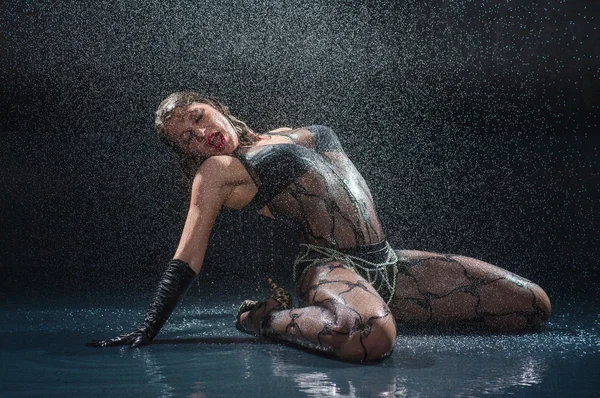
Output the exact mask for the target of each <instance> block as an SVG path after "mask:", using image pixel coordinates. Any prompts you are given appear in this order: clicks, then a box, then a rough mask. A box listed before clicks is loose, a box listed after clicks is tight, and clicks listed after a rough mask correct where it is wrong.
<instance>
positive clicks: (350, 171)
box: [235, 126, 383, 249]
mask: <svg viewBox="0 0 600 398" xmlns="http://www.w3.org/2000/svg"><path fill="white" fill-rule="evenodd" d="M277 135H281V136H285V137H288V138H289V139H290V144H276V145H265V146H258V147H247V148H246V147H240V148H239V149H238V150H237V151H236V153H235V156H236V157H237V158H238V159H239V160H240V161H241V162H242V164H243V165H244V166H245V167H246V169H247V171H248V173H249V174H250V176H251V177H252V179H253V180H254V183H255V184H256V186H257V188H258V193H257V194H256V196H255V197H254V199H253V200H252V201H251V203H250V204H249V205H248V206H247V207H246V209H249V210H260V209H261V208H263V207H264V206H267V207H268V209H269V210H270V212H271V213H272V214H273V216H274V217H275V218H276V219H278V220H282V221H287V222H292V223H293V224H295V225H297V226H298V227H299V228H300V234H301V239H302V241H303V242H305V243H308V244H312V245H316V246H322V247H329V248H333V249H345V248H353V247H358V246H365V245H369V244H373V243H379V242H381V241H382V240H383V233H382V229H381V224H380V222H379V219H378V218H377V215H376V213H375V209H374V205H373V199H372V197H371V193H370V192H369V188H368V187H367V184H366V183H365V181H364V179H363V177H362V176H361V175H360V173H359V172H358V171H357V170H356V168H355V167H354V165H353V164H352V162H350V160H349V159H348V158H347V156H346V154H345V153H344V151H343V149H342V147H341V145H340V143H339V141H338V139H337V137H336V136H335V133H334V132H333V131H332V130H331V129H329V128H327V127H323V126H310V127H306V128H300V129H297V130H293V131H291V132H289V133H287V132H286V133H278V134H277Z"/></svg>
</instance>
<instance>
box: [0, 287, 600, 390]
mask: <svg viewBox="0 0 600 398" xmlns="http://www.w3.org/2000/svg"><path fill="white" fill-rule="evenodd" d="M112 299H113V300H111V302H114V303H111V304H110V305H104V306H99V305H98V304H97V303H95V304H94V303H93V302H85V303H84V302H79V303H73V302H71V303H64V302H62V303H59V302H56V303H48V302H47V300H39V301H37V302H29V303H28V304H27V305H26V306H24V305H19V304H17V303H15V302H13V303H10V304H6V303H5V304H4V305H3V306H2V307H1V308H0V317H1V318H2V319H4V320H5V321H4V322H3V323H2V326H0V327H1V329H0V364H1V365H2V369H3V374H2V378H1V386H2V387H1V391H2V394H1V395H2V396H9V397H10V396H28V397H29V396H103V397H112V396H115V397H119V396H128V397H136V396H140V397H141V396H144V397H153V396H157V397H171V396H185V397H237V396H246V397H270V396H287V397H478V396H527V397H532V396H534V397H535V396H539V397H567V396H578V397H582V396H597V394H598V391H599V388H600V382H599V381H598V380H599V378H598V376H600V325H599V314H598V313H597V312H596V313H595V312H594V311H593V307H592V306H589V308H588V309H587V310H586V309H582V308H580V309H578V310H572V309H569V308H564V309H560V308H558V309H555V313H554V314H553V317H552V321H551V322H550V324H549V325H548V327H547V328H546V329H545V330H544V331H542V332H539V333H532V334H524V335H488V336H482V335H440V334H437V335H436V334H431V333H429V334H419V333H408V334H406V333H405V334H403V333H402V332H400V333H399V335H398V338H397V341H396V346H395V350H394V353H393V354H392V356H391V357H390V358H388V359H387V360H384V361H382V362H380V363H378V364H374V365H357V364H349V363H344V362H340V361H337V360H334V359H330V358H325V357H322V356H317V355H313V354H311V353H308V352H305V351H301V350H298V349H296V348H293V347H290V346H284V345H279V344H272V343H269V342H265V341H260V340H257V339H254V338H252V337H249V336H246V335H243V334H242V333H240V332H238V331H237V330H236V329H235V328H234V326H233V315H232V313H233V309H234V307H235V302H234V301H232V300H231V299H227V298H220V299H219V298H210V299H206V298H205V299H203V300H202V305H198V303H197V302H195V301H194V300H186V302H184V303H183V305H182V306H181V307H180V308H179V309H178V310H177V311H176V313H175V314H174V315H173V316H172V318H171V320H170V321H169V323H168V324H167V326H166V327H165V328H164V329H163V332H161V334H160V335H159V338H158V339H157V341H156V342H155V344H153V345H152V346H149V347H144V348H142V349H129V348H123V347H120V348H106V349H98V348H89V347H86V346H85V345H84V343H85V342H86V341H88V340H90V339H94V338H106V337H112V336H114V335H116V334H120V333H124V332H127V331H129V330H130V329H131V328H132V327H133V326H135V324H136V322H137V321H138V320H139V319H141V317H142V315H143V312H144V310H145V306H144V304H142V303H141V302H140V303H136V304H135V305H129V306H127V305H124V304H118V301H119V300H118V299H116V300H115V298H114V297H113V298H112Z"/></svg>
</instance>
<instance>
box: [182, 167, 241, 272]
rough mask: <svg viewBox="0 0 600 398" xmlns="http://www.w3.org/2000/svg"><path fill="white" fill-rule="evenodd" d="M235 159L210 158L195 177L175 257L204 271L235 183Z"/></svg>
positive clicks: (192, 267)
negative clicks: (231, 167) (215, 227)
mask: <svg viewBox="0 0 600 398" xmlns="http://www.w3.org/2000/svg"><path fill="white" fill-rule="evenodd" d="M230 162H231V158H229V157H226V156H215V157H212V158H209V159H207V160H206V161H205V162H204V163H203V164H202V166H201V167H200V169H199V170H198V172H197V173H196V176H195V177H194V182H193V184H192V193H191V199H190V207H189V210H188V214H187V218H186V221H185V226H184V228H183V233H182V234H181V239H180V240H179V246H178V247H177V250H176V251H175V256H174V258H175V259H177V260H181V261H184V262H186V263H187V264H189V266H190V268H191V269H192V270H194V272H195V273H196V274H198V273H199V272H200V269H201V268H202V264H203V262H204V255H205V254H206V247H207V245H208V238H209V237H210V233H211V230H212V227H213V225H214V222H215V219H216V218H217V215H218V214H219V211H220V210H221V207H222V206H223V204H224V203H225V202H226V201H227V198H228V197H229V195H230V194H231V191H232V190H233V188H234V186H235V182H234V181H232V176H233V174H234V173H230V172H229V171H228V170H227V169H228V166H229V164H230Z"/></svg>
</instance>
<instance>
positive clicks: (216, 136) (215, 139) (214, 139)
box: [206, 131, 225, 149]
mask: <svg viewBox="0 0 600 398" xmlns="http://www.w3.org/2000/svg"><path fill="white" fill-rule="evenodd" d="M206 142H207V144H208V145H209V146H211V147H213V148H215V149H221V147H222V146H223V145H224V144H225V136H224V135H223V134H221V133H220V132H218V131H215V132H214V133H212V134H211V135H209V136H208V140H207V141H206Z"/></svg>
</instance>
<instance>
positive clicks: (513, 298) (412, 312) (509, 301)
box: [389, 250, 550, 332]
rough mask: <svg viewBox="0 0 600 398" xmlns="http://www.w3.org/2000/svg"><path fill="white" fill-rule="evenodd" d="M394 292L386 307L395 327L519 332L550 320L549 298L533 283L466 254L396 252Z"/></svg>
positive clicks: (414, 251)
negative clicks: (394, 322) (397, 261)
mask: <svg viewBox="0 0 600 398" xmlns="http://www.w3.org/2000/svg"><path fill="white" fill-rule="evenodd" d="M396 253H397V254H398V258H399V259H400V261H399V264H398V268H399V271H398V274H397V278H396V292H395V294H394V297H393V298H392V301H391V302H390V304H389V307H390V309H391V311H392V313H393V314H394V317H395V318H396V321H397V322H398V323H399V326H400V327H401V326H402V325H404V326H421V327H429V326H431V327H444V326H446V327H451V328H457V327H459V328H460V327H481V328H483V329H486V330H490V331H501V332H518V331H525V330H530V329H533V328H536V327H539V326H541V325H543V324H544V322H545V321H546V320H548V318H549V316H550V300H549V299H548V296H547V295H546V293H545V292H544V291H543V290H542V288H540V287H539V286H538V285H536V284H535V283H533V282H531V281H529V280H527V279H525V278H523V277H520V276H518V275H515V274H513V273H512V272H509V271H507V270H504V269H502V268H500V267H497V266H494V265H492V264H489V263H486V262H483V261H480V260H477V259H474V258H470V257H465V256H458V255H450V254H438V253H432V252H422V251H416V250H398V251H396Z"/></svg>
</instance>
